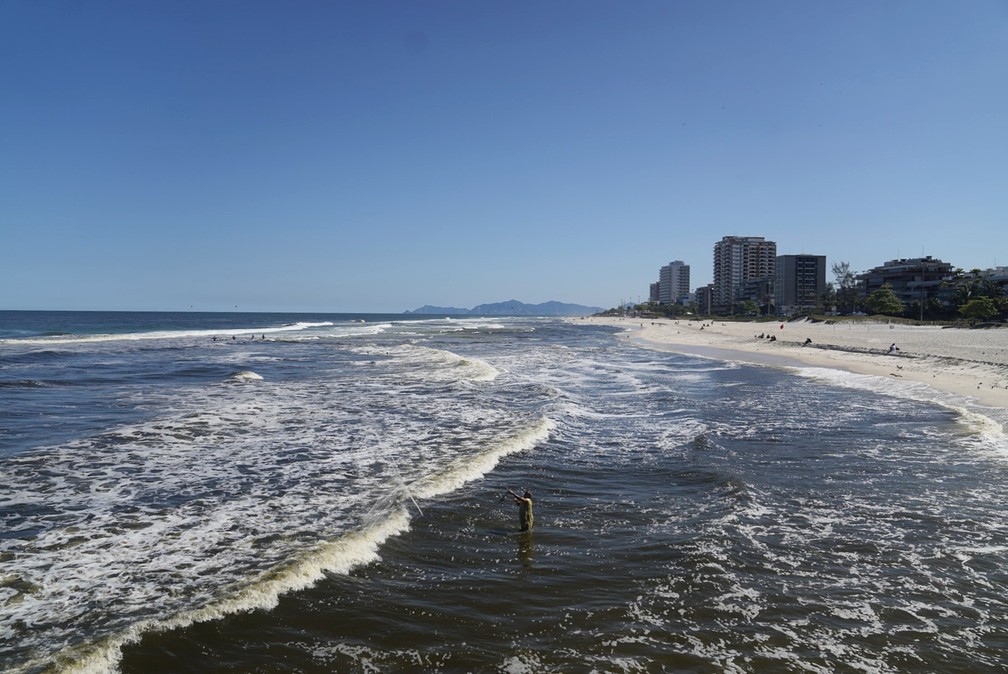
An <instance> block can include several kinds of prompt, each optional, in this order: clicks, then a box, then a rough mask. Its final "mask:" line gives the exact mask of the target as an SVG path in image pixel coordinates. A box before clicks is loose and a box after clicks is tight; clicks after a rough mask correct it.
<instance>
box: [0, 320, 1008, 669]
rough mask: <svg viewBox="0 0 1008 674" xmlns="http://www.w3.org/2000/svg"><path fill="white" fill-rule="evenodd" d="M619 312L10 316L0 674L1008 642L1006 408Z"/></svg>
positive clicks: (438, 664)
mask: <svg viewBox="0 0 1008 674" xmlns="http://www.w3.org/2000/svg"><path fill="white" fill-rule="evenodd" d="M620 332H621V331H620V330H617V329H614V328H609V327H603V326H596V325H592V324H591V322H590V321H585V320H559V319H529V318H521V319H517V318H494V319H479V318H466V319H446V318H432V317H418V316H412V315H411V316H405V315H396V316H377V315H360V316H348V315H293V314H247V313H232V314H200V313H183V314H161V313H59V312H0V671H4V672H17V673H22V672H124V673H134V672H136V673H141V672H143V673H147V672H193V673H209V672H270V673H272V672H433V671H443V672H508V673H515V674H518V673H524V672H528V673H532V672H719V673H720V672H771V671H773V672H1005V671H1008V438H1006V436H1005V434H1004V432H1003V429H1002V424H1004V423H1005V422H1006V421H1008V419H1006V418H1005V416H1004V415H1005V411H1004V410H996V409H984V408H980V407H978V406H976V405H975V404H973V403H972V402H971V401H969V400H960V399H956V398H954V397H952V396H947V395H940V394H934V393H932V392H930V391H929V390H927V389H925V388H924V387H921V386H919V385H914V384H909V383H903V382H899V381H892V380H889V381H887V380H882V379H878V378H872V377H863V376H857V375H849V374H844V373H841V372H837V371H832V370H814V369H800V368H780V367H776V368H775V367H758V366H747V365H741V364H738V363H734V362H725V361H719V360H712V359H701V358H696V357H686V356H681V355H676V354H673V353H666V352H662V351H657V350H651V349H646V348H641V346H639V345H637V344H635V343H633V341H632V340H628V339H622V338H620ZM508 488H511V489H514V490H515V491H518V490H523V489H529V490H531V491H532V493H533V498H534V503H535V521H536V526H535V528H534V530H533V531H532V532H530V533H525V534H523V533H521V532H519V531H518V516H517V509H516V508H515V506H514V502H513V500H512V499H510V498H509V497H507V496H506V493H505V490H506V489H508Z"/></svg>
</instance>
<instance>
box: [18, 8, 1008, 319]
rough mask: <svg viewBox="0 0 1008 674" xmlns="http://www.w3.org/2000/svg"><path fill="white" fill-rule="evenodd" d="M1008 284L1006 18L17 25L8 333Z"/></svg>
mask: <svg viewBox="0 0 1008 674" xmlns="http://www.w3.org/2000/svg"><path fill="white" fill-rule="evenodd" d="M726 235H744V236H764V237H766V238H768V239H771V240H774V241H776V242H777V250H778V254H786V253H802V252H804V253H810V254H821V255H826V256H827V258H828V260H827V262H828V264H832V263H833V262H835V261H847V262H849V263H850V265H851V268H852V269H853V270H855V271H861V270H864V269H867V268H870V267H873V266H875V265H878V264H881V263H882V262H885V261H886V260H890V259H893V258H896V257H916V256H919V255H921V254H922V253H923V254H926V255H933V256H935V257H939V258H942V259H944V260H946V261H948V262H951V263H952V264H954V265H956V266H959V267H962V268H964V269H967V270H968V269H971V268H974V267H981V268H987V267H991V266H994V265H995V264H998V265H1008V245H1006V244H1008V2H1005V1H1004V0H948V1H946V2H934V1H930V0H910V1H907V2H899V1H886V0H882V1H878V2H876V1H868V0H851V1H849V2H835V1H832V0H830V1H816V0H795V1H793V2H773V1H759V2H753V1H750V0H746V1H744V2H721V1H717V0H697V1H677V0H656V1H650V0H631V1H628V2H616V1H612V0H606V1H604V2H598V1H595V0H569V1H562V2H561V1H556V2H550V1H535V2H532V1H524V0H507V1H499V0H478V1H472V0H457V1H454V0H433V1H432V0H424V1H420V2H395V1H382V0H367V1H352V0H337V1H333V2H323V1H322V0H312V1H309V0H291V1H286V0H285V1H280V0H277V1H275V2H264V1H259V0H236V1H230V0H210V1H208V0H194V1H191V2H187V1H184V0H171V1H168V0H165V1H164V2H156V1H154V0H149V1H148V0H145V1H143V2H136V1H134V0H123V1H106V0H89V1H88V2H81V1H80V0H63V1H61V0H0V309H126V310H140V309H151V310H188V309H189V308H190V307H192V308H193V309H196V310H207V311H214V310H229V309H233V308H234V307H235V306H238V307H239V308H240V309H242V310H250V311H251V310H287V311H312V310H315V311H376V312H384V311H390V312H399V311H403V310H406V309H414V308H416V307H418V306H421V305H424V304H437V305H448V306H458V307H471V306H473V305H475V304H479V303H483V302H496V301H502V300H508V299H512V298H514V299H518V300H522V301H525V302H531V303H538V302H543V301H547V300H554V299H555V300H560V301H566V302H577V303H581V304H589V305H598V306H603V307H610V306H614V305H616V303H617V302H618V301H619V300H620V299H633V300H637V299H645V300H646V299H647V292H648V284H649V283H651V282H652V281H655V280H657V277H658V269H659V267H660V266H661V265H663V264H667V263H668V262H670V261H672V260H683V261H685V262H686V263H687V264H689V265H690V266H691V272H692V285H693V286H694V287H696V286H697V285H701V284H705V283H707V282H709V281H710V280H711V276H712V270H711V264H712V249H713V244H714V242H715V241H717V240H719V239H720V238H721V237H723V236H726Z"/></svg>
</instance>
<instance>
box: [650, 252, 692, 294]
mask: <svg viewBox="0 0 1008 674" xmlns="http://www.w3.org/2000/svg"><path fill="white" fill-rule="evenodd" d="M689 273H690V269H689V265H688V264H686V263H685V262H683V261H682V260H675V261H674V262H669V263H668V264H667V265H665V266H664V267H662V268H661V270H660V271H659V273H658V302H659V304H675V303H676V302H678V301H679V300H681V299H683V298H685V297H689V294H690V277H689Z"/></svg>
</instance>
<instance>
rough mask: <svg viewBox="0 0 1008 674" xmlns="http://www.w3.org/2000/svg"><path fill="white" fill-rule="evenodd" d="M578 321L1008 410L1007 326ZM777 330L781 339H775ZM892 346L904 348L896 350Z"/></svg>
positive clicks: (659, 344)
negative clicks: (895, 381) (904, 384)
mask: <svg viewBox="0 0 1008 674" xmlns="http://www.w3.org/2000/svg"><path fill="white" fill-rule="evenodd" d="M579 320H584V321H589V322H593V323H596V324H605V325H614V326H620V327H626V328H627V330H628V332H627V336H628V337H629V338H631V339H639V340H640V341H641V342H643V344H644V345H645V346H647V345H650V346H653V347H655V348H661V349H664V350H670V351H675V352H677V353H685V354H692V355H698V356H705V357H710V358H718V359H722V360H733V361H739V362H746V363H755V364H761V365H770V366H778V367H789V366H790V367H823V368H833V369H840V370H844V371H847V372H853V373H857V374H864V375H874V376H878V377H895V378H901V379H904V380H907V381H916V382H920V383H922V384H926V385H927V386H930V387H931V388H933V389H936V390H938V391H944V392H946V393H953V394H956V395H962V396H966V397H970V398H973V399H974V400H975V401H976V403H978V404H980V405H983V406H988V407H999V408H1008V328H985V329H965V328H942V327H939V326H907V325H897V324H890V323H883V322H875V321H859V322H853V321H850V322H847V321H845V322H837V323H826V322H813V321H810V320H807V319H800V320H795V321H778V322H773V323H768V322H732V321H720V320H716V319H714V320H711V319H708V320H682V319H679V320H672V319H650V318H646V319H642V318H637V319H634V318H608V317H590V318H585V319H579ZM760 335H762V337H760ZM771 335H773V336H775V337H776V338H777V339H776V340H775V341H771V340H770V339H769V337H770V336H771ZM806 340H811V342H809V343H806ZM892 344H895V345H896V347H897V348H898V350H892V351H890V346H891V345H892Z"/></svg>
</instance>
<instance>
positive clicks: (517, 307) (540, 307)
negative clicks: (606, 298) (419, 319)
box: [406, 300, 602, 316]
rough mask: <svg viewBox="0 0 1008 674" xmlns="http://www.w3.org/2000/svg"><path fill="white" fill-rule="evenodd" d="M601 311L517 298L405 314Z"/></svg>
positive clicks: (576, 313) (585, 313)
mask: <svg viewBox="0 0 1008 674" xmlns="http://www.w3.org/2000/svg"><path fill="white" fill-rule="evenodd" d="M600 311H602V308H601V307H586V306H584V305H581V304H566V303H564V302H543V303H542V304H525V303H524V302H519V301H518V300H508V301H507V302H495V303H493V304H480V305H478V306H475V307H473V308H472V309H460V308H458V307H434V306H431V305H429V304H428V305H427V306H423V307H420V308H419V309H414V310H413V311H407V312H406V313H407V314H441V315H444V316H588V315H591V314H594V313H598V312H600Z"/></svg>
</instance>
